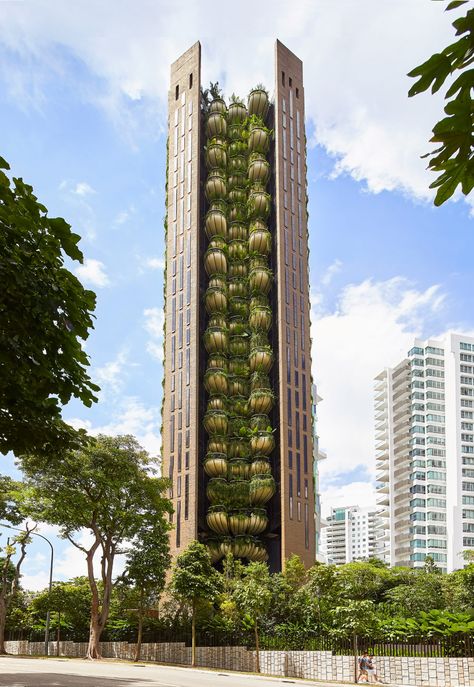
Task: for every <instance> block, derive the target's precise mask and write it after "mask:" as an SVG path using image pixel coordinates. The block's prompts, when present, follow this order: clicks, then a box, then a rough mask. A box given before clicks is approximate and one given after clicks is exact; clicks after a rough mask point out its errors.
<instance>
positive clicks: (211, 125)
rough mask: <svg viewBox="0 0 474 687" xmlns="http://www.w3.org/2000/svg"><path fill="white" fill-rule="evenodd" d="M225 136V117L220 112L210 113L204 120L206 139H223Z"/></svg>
mask: <svg viewBox="0 0 474 687" xmlns="http://www.w3.org/2000/svg"><path fill="white" fill-rule="evenodd" d="M226 134H227V122H226V118H225V115H224V114H223V113H222V112H210V113H209V114H208V116H207V120H206V135H207V138H213V136H222V137H225V136H226Z"/></svg>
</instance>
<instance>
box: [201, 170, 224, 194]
mask: <svg viewBox="0 0 474 687" xmlns="http://www.w3.org/2000/svg"><path fill="white" fill-rule="evenodd" d="M204 190H205V192H206V198H207V200H208V201H214V200H224V199H225V197H226V195H227V187H226V183H225V175H224V173H223V172H219V171H218V170H216V169H214V170H212V172H211V173H210V174H208V177H207V179H206V183H205V186H204Z"/></svg>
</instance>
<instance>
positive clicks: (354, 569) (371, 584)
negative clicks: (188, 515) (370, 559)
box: [337, 562, 388, 601]
mask: <svg viewBox="0 0 474 687" xmlns="http://www.w3.org/2000/svg"><path fill="white" fill-rule="evenodd" d="M337 577H338V582H339V585H340V588H341V594H342V595H343V596H345V597H347V598H349V599H355V600H363V599H368V600H372V601H378V600H379V599H380V598H381V595H382V593H383V591H384V587H385V584H386V582H387V580H388V573H387V570H386V569H385V568H380V567H379V566H374V565H372V563H365V562H355V563H346V565H342V566H340V567H339V568H338V570H337Z"/></svg>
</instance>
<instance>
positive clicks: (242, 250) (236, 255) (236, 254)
mask: <svg viewBox="0 0 474 687" xmlns="http://www.w3.org/2000/svg"><path fill="white" fill-rule="evenodd" d="M247 255H248V243H247V241H243V240H242V239H234V240H233V241H230V242H229V258H230V259H231V260H244V259H245V258H246V257H247Z"/></svg>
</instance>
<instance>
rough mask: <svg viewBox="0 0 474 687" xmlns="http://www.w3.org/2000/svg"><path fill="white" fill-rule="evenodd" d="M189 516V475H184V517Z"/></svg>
mask: <svg viewBox="0 0 474 687" xmlns="http://www.w3.org/2000/svg"><path fill="white" fill-rule="evenodd" d="M188 517H189V475H185V476H184V519H185V520H187V519H188Z"/></svg>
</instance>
